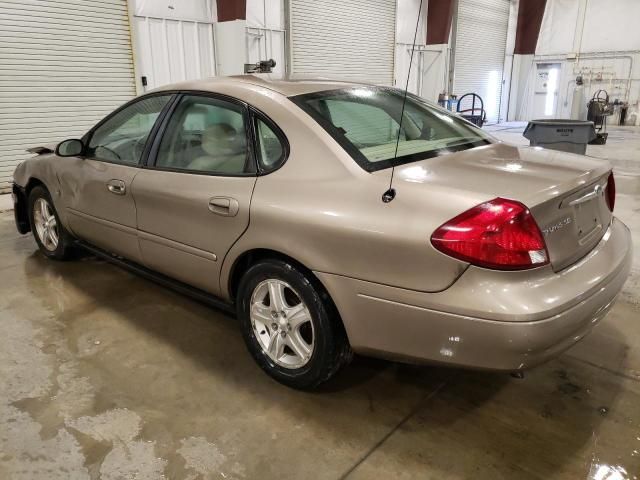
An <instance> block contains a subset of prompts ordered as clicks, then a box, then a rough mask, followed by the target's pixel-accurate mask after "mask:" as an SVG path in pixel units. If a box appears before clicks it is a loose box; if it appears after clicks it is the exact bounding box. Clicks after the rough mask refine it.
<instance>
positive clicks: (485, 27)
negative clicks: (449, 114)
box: [453, 0, 509, 123]
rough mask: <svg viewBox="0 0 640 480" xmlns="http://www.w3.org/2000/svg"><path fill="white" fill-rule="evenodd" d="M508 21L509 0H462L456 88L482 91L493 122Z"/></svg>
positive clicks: (459, 91) (461, 91)
mask: <svg viewBox="0 0 640 480" xmlns="http://www.w3.org/2000/svg"><path fill="white" fill-rule="evenodd" d="M508 24H509V0H459V3H458V16H457V23H456V39H455V52H454V55H455V68H454V82H453V90H454V93H455V94H457V95H458V97H459V96H461V95H463V94H465V93H477V94H478V95H480V96H481V97H482V99H483V100H484V108H485V110H486V111H487V121H488V122H489V123H496V122H498V118H499V113H500V97H501V93H502V81H503V68H504V58H505V49H506V46H507V27H508ZM465 104H466V102H465ZM461 108H462V107H461Z"/></svg>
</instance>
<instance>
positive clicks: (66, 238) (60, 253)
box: [27, 185, 73, 260]
mask: <svg viewBox="0 0 640 480" xmlns="http://www.w3.org/2000/svg"><path fill="white" fill-rule="evenodd" d="M39 199H43V200H44V201H46V202H47V203H48V205H49V207H50V209H51V213H53V215H54V216H55V219H56V229H57V234H58V244H57V246H56V248H55V249H49V248H47V247H46V246H45V245H44V243H43V240H42V239H41V238H40V235H39V234H38V230H37V228H36V224H35V220H34V208H35V204H36V202H37V200H39ZM27 203H28V207H29V208H28V214H29V224H30V225H31V233H33V238H35V240H36V243H37V244H38V248H39V249H40V251H41V252H42V253H43V254H44V255H45V256H46V257H48V258H52V259H54V260H68V259H70V258H72V255H73V239H72V238H71V236H70V235H69V234H68V233H67V231H66V230H65V229H64V227H63V226H62V223H60V217H59V216H58V212H57V211H56V209H55V206H54V205H53V200H52V199H51V195H50V194H49V191H48V190H47V189H46V188H45V187H44V186H42V185H38V186H36V187H34V188H33V190H31V192H30V193H29V199H28V202H27Z"/></svg>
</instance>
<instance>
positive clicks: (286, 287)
mask: <svg viewBox="0 0 640 480" xmlns="http://www.w3.org/2000/svg"><path fill="white" fill-rule="evenodd" d="M314 283H315V282H314V281H313V279H309V278H307V276H306V275H305V274H304V273H303V272H302V271H301V270H300V269H298V268H297V267H296V266H294V265H292V264H291V263H288V262H285V261H281V260H265V261H262V262H260V263H257V264H256V265H254V266H252V267H251V268H249V270H247V272H246V273H245V274H244V276H243V277H242V280H241V281H240V285H239V287H238V294H237V299H236V305H237V310H238V318H239V320H240V323H241V327H242V333H243V336H244V340H245V343H246V345H247V348H248V350H249V352H250V353H251V355H252V356H253V358H254V359H255V361H256V362H257V363H258V365H259V366H260V367H261V368H262V369H263V370H264V371H265V372H267V373H268V374H269V375H270V376H271V377H273V378H274V379H275V380H277V381H278V382H280V383H282V384H284V385H287V386H289V387H293V388H297V389H303V390H307V389H312V388H315V387H317V386H318V385H320V384H321V383H323V382H325V381H327V380H329V379H330V378H331V377H332V376H333V375H335V374H336V372H337V371H338V370H339V369H340V368H341V367H342V366H343V365H344V364H346V363H348V361H349V360H350V359H351V356H352V354H351V349H350V347H349V342H348V340H347V338H346V334H345V332H344V328H343V327H342V323H341V322H340V319H339V318H338V315H337V312H336V311H335V307H334V306H333V304H332V303H331V300H330V299H329V297H328V295H327V294H326V293H325V292H324V291H323V290H322V288H321V287H319V286H317V285H314Z"/></svg>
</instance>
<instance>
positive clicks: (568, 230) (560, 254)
mask: <svg viewBox="0 0 640 480" xmlns="http://www.w3.org/2000/svg"><path fill="white" fill-rule="evenodd" d="M610 170H611V168H610V165H609V164H608V163H607V162H606V161H603V160H599V159H594V158H589V157H585V156H581V155H574V154H569V153H564V152H558V151H554V150H543V149H540V148H539V147H533V148H531V147H515V146H511V145H506V144H502V143H496V144H492V145H487V146H484V147H478V148H474V149H471V150H466V151H462V152H457V153H451V154H447V155H442V156H440V157H437V158H432V159H427V160H422V161H419V162H414V163H410V164H407V165H402V166H400V167H397V170H396V178H398V180H399V181H401V182H402V183H403V184H404V185H403V186H402V187H401V188H405V187H406V188H419V186H418V185H419V184H431V185H433V186H438V187H442V188H443V189H444V190H445V192H446V195H454V196H459V195H462V196H465V197H468V199H469V202H470V203H472V205H470V207H471V206H475V205H477V204H479V203H482V202H484V201H488V200H491V199H494V198H496V197H502V198H507V199H511V200H517V201H519V202H522V203H524V204H525V205H526V206H527V207H528V208H529V210H530V211H531V213H532V215H533V217H534V218H535V220H536V222H537V224H538V226H539V227H540V230H541V231H542V233H543V235H544V238H545V242H546V244H547V249H548V252H549V259H550V262H551V265H552V267H553V269H554V270H555V271H559V270H562V269H563V268H566V267H567V266H569V265H571V264H572V263H575V262H576V261H577V260H579V259H580V258H582V257H583V256H585V255H586V254H588V253H589V252H590V251H591V250H592V249H593V248H594V247H595V246H596V245H597V244H598V242H599V241H600V239H601V238H602V236H603V235H604V234H605V232H606V230H607V228H608V226H609V224H610V223H611V219H612V213H611V211H610V210H609V207H608V205H607V200H606V186H607V179H608V175H609V173H610ZM405 182H406V183H405ZM451 204H452V205H456V206H457V205H459V202H451ZM456 208H458V207H456ZM459 213H461V212H460V211H457V212H454V213H453V215H452V217H453V216H455V215H457V214H459Z"/></svg>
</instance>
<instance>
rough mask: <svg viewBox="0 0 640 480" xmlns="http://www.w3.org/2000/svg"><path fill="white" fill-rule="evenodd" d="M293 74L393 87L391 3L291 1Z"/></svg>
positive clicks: (393, 21)
mask: <svg viewBox="0 0 640 480" xmlns="http://www.w3.org/2000/svg"><path fill="white" fill-rule="evenodd" d="M289 8H290V11H289V13H290V18H289V22H290V32H291V45H290V48H291V71H292V72H293V73H294V74H302V75H309V76H315V77H328V78H340V79H354V80H363V81H368V82H371V83H378V84H384V85H392V84H393V56H394V49H395V25H396V1H395V0H352V1H349V2H345V1H344V0H291V2H290V7H289Z"/></svg>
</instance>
